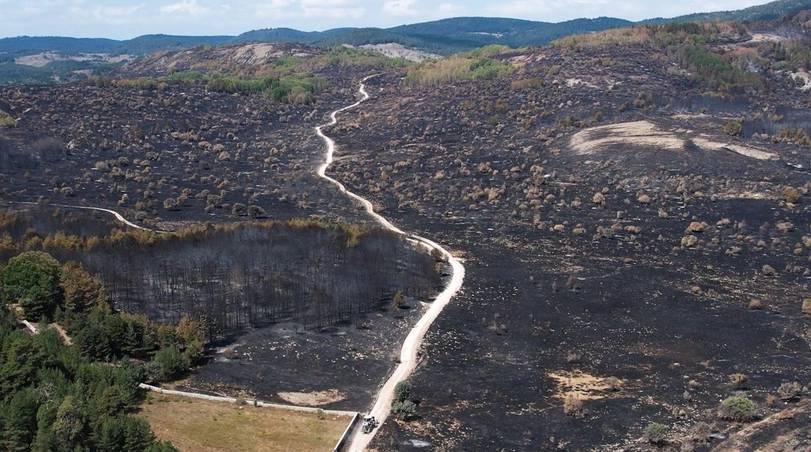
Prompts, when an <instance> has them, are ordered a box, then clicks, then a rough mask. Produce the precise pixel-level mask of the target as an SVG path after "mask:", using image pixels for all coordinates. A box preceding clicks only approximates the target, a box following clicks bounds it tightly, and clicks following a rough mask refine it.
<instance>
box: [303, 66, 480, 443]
mask: <svg viewBox="0 0 811 452" xmlns="http://www.w3.org/2000/svg"><path fill="white" fill-rule="evenodd" d="M376 76H377V75H370V76H369V77H366V78H364V79H363V80H361V82H360V86H359V88H358V92H359V93H360V94H361V99H360V100H359V101H357V102H355V103H354V104H352V105H348V106H346V107H343V108H341V109H338V110H335V111H334V112H332V113H331V114H330V121H329V122H328V123H326V124H323V125H320V126H318V127H316V128H315V132H316V134H318V136H319V137H321V139H322V140H324V143H325V144H326V156H325V158H324V163H322V164H321V166H319V167H318V170H317V174H318V176H319V177H321V178H323V179H326V180H327V181H329V182H330V183H332V184H333V185H335V186H336V187H338V190H340V191H341V193H343V194H345V195H347V196H348V197H350V198H352V199H353V200H355V201H357V202H358V203H359V204H361V205H362V206H363V208H364V210H366V213H368V214H369V215H370V216H371V217H372V218H374V220H375V221H377V222H378V223H380V225H381V226H383V227H384V228H385V229H388V230H389V231H392V232H394V233H396V234H399V235H402V236H404V237H406V239H408V240H409V241H410V242H412V243H415V244H418V245H421V246H423V247H424V248H426V249H427V250H429V251H437V252H439V253H440V254H441V255H442V256H443V257H444V258H445V259H447V261H448V263H449V264H450V266H451V268H452V270H453V274H452V276H451V280H450V282H448V285H447V286H445V289H443V290H442V292H441V293H440V294H439V295H437V297H436V298H435V299H434V302H433V303H431V305H430V307H429V308H428V310H427V311H426V312H425V314H424V315H423V316H422V318H420V320H419V321H418V322H417V324H416V325H414V328H412V329H411V331H410V332H409V333H408V336H406V339H405V342H403V347H402V349H401V350H400V363H399V364H398V366H397V368H396V369H394V372H393V373H392V374H391V376H390V377H389V379H388V380H386V383H385V384H384V385H383V387H382V388H380V391H379V392H378V395H377V400H376V401H375V404H374V406H373V407H372V409H371V411H370V412H369V415H371V416H374V417H375V418H377V420H378V421H379V422H380V425H382V424H383V422H384V421H385V420H386V418H387V417H388V415H389V411H390V410H391V404H392V401H393V399H394V386H395V385H396V384H397V383H399V382H401V381H403V380H405V379H407V378H408V377H409V376H410V375H411V373H412V372H413V371H414V368H416V366H417V351H418V350H419V348H420V344H422V339H423V337H425V333H426V332H428V328H430V326H431V324H432V323H434V320H436V318H437V317H438V316H439V313H440V312H442V309H443V308H445V306H446V305H447V304H448V302H450V301H451V298H453V296H454V295H456V293H457V292H458V291H459V289H461V288H462V282H463V281H464V279H465V267H464V266H463V265H462V262H461V261H459V259H457V258H455V257H454V256H453V255H452V254H451V253H450V252H449V251H448V250H446V249H445V248H443V247H442V246H440V245H439V244H437V243H436V242H434V241H432V240H430V239H427V238H425V237H421V236H419V235H416V234H411V233H407V232H405V231H403V230H402V229H400V228H398V227H397V226H394V225H393V224H392V223H391V222H389V220H387V219H386V218H384V217H383V216H382V215H380V214H379V213H377V212H375V210H374V206H373V205H372V203H371V202H369V201H368V200H367V199H365V198H363V197H361V196H359V195H357V194H355V193H352V192H351V191H349V190H347V189H346V187H345V186H344V185H343V184H342V183H340V182H338V181H337V180H336V179H333V178H332V177H330V176H327V175H326V171H327V168H329V166H330V165H331V164H332V162H333V161H334V154H335V141H334V140H332V138H330V137H328V136H327V135H325V134H324V132H323V129H324V128H325V127H331V126H334V125H335V124H337V123H338V119H337V115H338V113H341V112H344V111H346V110H349V109H352V108H355V107H357V106H358V105H360V104H361V103H363V102H364V101H366V100H367V99H369V94H368V93H367V92H366V87H365V85H364V83H365V82H366V81H367V80H368V79H370V78H372V77H376ZM377 431H378V428H376V429H374V431H372V433H370V434H362V433H358V432H357V431H356V433H355V434H354V435H353V436H352V438H351V440H350V442H349V445H348V449H349V450H350V451H358V452H360V451H363V450H365V449H366V447H367V446H368V445H369V443H370V442H371V440H372V438H373V437H374V435H375V434H376V433H377Z"/></svg>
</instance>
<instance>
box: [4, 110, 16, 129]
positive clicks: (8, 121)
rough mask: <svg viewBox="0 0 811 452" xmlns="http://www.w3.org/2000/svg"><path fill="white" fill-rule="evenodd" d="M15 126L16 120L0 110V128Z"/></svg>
mask: <svg viewBox="0 0 811 452" xmlns="http://www.w3.org/2000/svg"><path fill="white" fill-rule="evenodd" d="M16 125H17V120H16V119H14V117H13V116H11V115H10V114H8V113H6V112H4V111H3V110H0V127H14V126H16Z"/></svg>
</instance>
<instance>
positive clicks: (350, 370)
mask: <svg viewBox="0 0 811 452" xmlns="http://www.w3.org/2000/svg"><path fill="white" fill-rule="evenodd" d="M409 304H410V305H411V306H413V308H412V309H401V308H390V309H388V310H387V311H385V312H377V313H372V314H368V315H367V316H366V319H365V320H364V321H361V322H357V323H356V324H352V325H339V326H337V327H335V328H331V329H326V330H322V331H314V330H306V329H304V328H302V327H301V326H300V325H296V324H291V323H284V324H278V325H274V326H272V327H267V328H262V329H257V330H255V331H252V332H249V333H248V334H245V335H244V336H242V337H240V338H239V339H238V340H237V341H236V343H235V344H232V345H231V346H227V347H226V348H225V349H222V350H221V351H220V352H219V353H217V354H215V355H214V357H213V359H212V362H211V363H209V364H207V365H206V366H204V367H202V368H201V369H198V370H197V371H196V372H195V373H194V375H193V376H192V378H191V379H190V380H189V381H188V383H186V384H185V385H184V388H185V389H189V390H195V391H199V390H203V391H208V392H213V393H223V392H224V393H228V394H249V395H250V396H252V397H256V398H258V399H260V400H267V401H275V402H280V403H289V402H288V401H285V400H284V399H283V398H280V397H279V395H278V393H279V392H300V393H312V392H321V391H329V390H338V392H339V393H340V396H341V400H336V401H335V402H333V403H327V404H323V405H319V406H320V407H321V408H331V409H346V410H353V411H364V410H366V409H368V408H369V407H370V406H371V405H372V403H373V402H374V396H375V394H376V393H377V389H378V388H379V387H380V386H381V385H382V384H383V383H384V382H385V380H386V378H387V377H388V374H389V373H390V372H391V371H392V369H393V368H394V366H396V363H397V359H399V356H400V353H399V352H400V346H401V345H402V342H403V340H404V339H405V336H406V335H407V334H408V331H409V330H410V329H411V327H412V326H413V324H414V323H415V322H416V321H417V320H418V319H419V317H420V316H421V315H422V312H423V311H424V308H422V307H421V306H420V303H419V302H417V301H416V300H411V302H410V303H409Z"/></svg>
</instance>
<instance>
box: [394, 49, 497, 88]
mask: <svg viewBox="0 0 811 452" xmlns="http://www.w3.org/2000/svg"><path fill="white" fill-rule="evenodd" d="M492 55H493V49H490V50H486V51H482V52H480V53H477V52H476V51H473V52H470V53H467V54H459V55H454V56H451V57H448V58H443V59H441V60H435V61H426V62H424V63H422V64H420V65H418V66H415V67H413V68H411V69H409V71H408V73H407V74H406V83H408V84H412V85H429V86H430V85H436V84H439V83H444V82H453V81H457V80H484V79H492V78H496V77H499V76H501V75H505V74H508V73H510V72H512V70H513V68H512V66H510V65H509V64H507V63H504V62H502V61H499V60H496V59H493V58H490V56H492Z"/></svg>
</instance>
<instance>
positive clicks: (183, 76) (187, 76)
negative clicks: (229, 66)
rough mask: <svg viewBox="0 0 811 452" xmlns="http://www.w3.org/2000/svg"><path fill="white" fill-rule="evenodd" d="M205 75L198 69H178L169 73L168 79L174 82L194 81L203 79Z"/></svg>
mask: <svg viewBox="0 0 811 452" xmlns="http://www.w3.org/2000/svg"><path fill="white" fill-rule="evenodd" d="M204 78H205V76H204V75H203V74H202V73H200V72H197V71H176V72H172V73H171V74H169V76H168V77H166V80H169V81H173V82H175V81H176V82H194V81H198V80H203V79H204Z"/></svg>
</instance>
